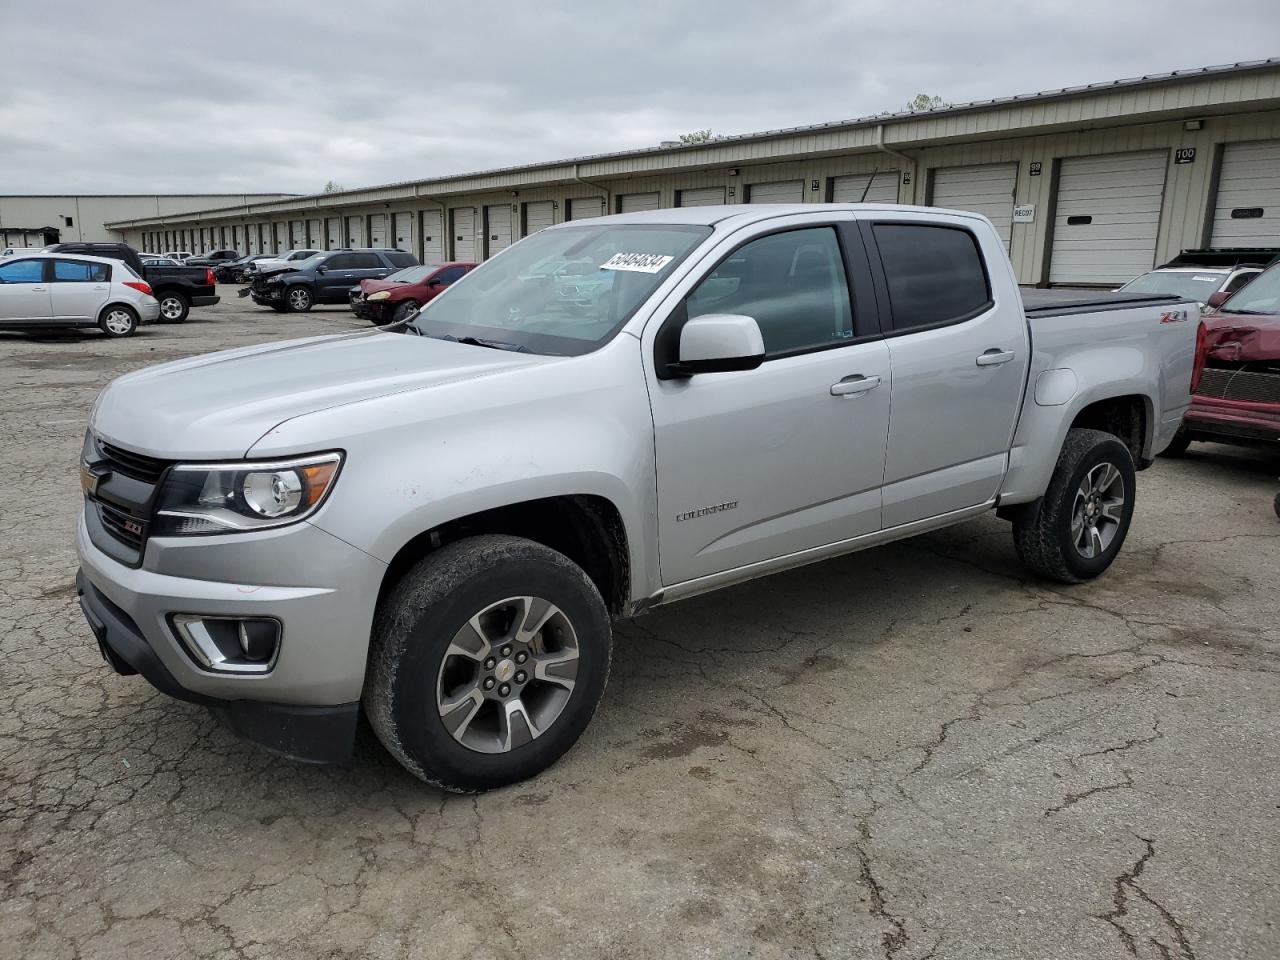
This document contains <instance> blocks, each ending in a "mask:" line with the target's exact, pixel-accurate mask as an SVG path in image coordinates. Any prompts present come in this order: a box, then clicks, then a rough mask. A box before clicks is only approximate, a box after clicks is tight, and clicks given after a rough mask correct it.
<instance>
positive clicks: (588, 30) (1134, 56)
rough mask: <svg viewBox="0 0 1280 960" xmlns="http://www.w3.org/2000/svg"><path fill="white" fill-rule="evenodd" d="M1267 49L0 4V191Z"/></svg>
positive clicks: (955, 87)
mask: <svg viewBox="0 0 1280 960" xmlns="http://www.w3.org/2000/svg"><path fill="white" fill-rule="evenodd" d="M1157 10H1158V13H1157V12H1156V11H1157ZM1268 56H1280V6H1278V5H1277V2H1276V0H1237V2H1234V3H1232V4H1230V6H1229V7H1223V6H1221V5H1215V4H1213V3H1211V2H1208V0H1193V2H1184V0H1161V2H1160V3H1159V4H1155V3H1153V2H1134V0H1108V2H1095V0H1071V2H1049V3H1025V2H992V0H986V2H984V0H969V2H966V3H957V2H954V0H952V2H946V3H933V2H930V0H916V2H912V3H908V2H904V0H894V2H878V0H877V2H847V3H843V4H841V3H838V2H831V0H816V2H810V0H773V2H761V0H734V2H719V0H703V2H701V3H693V2H685V3H679V2H674V0H671V2H667V0H645V2H633V3H617V4H614V3H608V2H605V3H600V2H597V3H588V2H578V3H570V2H560V0H541V2H534V3H528V2H522V3H514V2H513V3H484V2H471V3H467V2H462V3H456V4H434V3H433V4H427V3H424V2H409V0H363V2H360V3H353V2H350V0H345V2H336V0H307V2H295V0H270V2H261V0H215V2H210V3H201V4H194V3H186V2H178V0H163V2H160V0H148V2H144V0H130V2H128V3H108V2H103V0H92V2H80V0H58V2H56V3H55V2H52V0H0V70H2V71H3V75H4V78H5V83H4V86H3V90H4V92H3V94H0V193H8V194H19V193H62V192H66V193H72V192H81V193H110V192H142V193H149V192H162V193H186V192H224V191H247V192H269V191H277V190H278V191H285V192H293V193H312V192H316V191H318V190H319V189H320V188H321V187H322V186H323V185H324V183H325V182H326V181H328V180H335V181H337V182H338V183H340V184H342V185H344V186H346V187H358V186H365V185H369V184H375V183H386V182H391V181H397V180H410V179H415V178H418V177H427V176H432V175H439V174H448V173H462V172H467V171H473V170H483V169H489V168H493V167H502V166H508V165H511V164H518V163H529V162H535V161H539V160H554V159H560V158H565V157H572V156H580V155H583V154H591V153H600V152H605V151H610V150H620V149H627V148H634V147H643V146H650V145H655V144H657V143H658V141H660V140H664V139H673V138H675V137H676V136H677V135H678V134H680V133H683V132H687V131H690V130H696V129H701V128H706V127H709V128H711V129H712V130H713V131H714V132H715V133H717V134H728V133H745V132H750V131H755V130H767V129H773V128H777V127H783V126H795V125H797V124H805V123H818V122H823V121H829V120H839V119H848V118H852V117H859V116H865V115H868V114H872V113H876V112H879V111H882V110H892V109H901V108H902V106H903V105H904V104H905V102H906V101H907V100H908V99H909V98H911V97H912V96H914V95H915V94H916V93H920V92H926V93H930V94H940V95H941V96H943V97H944V98H946V99H947V100H950V101H953V102H957V103H959V102H963V101H968V100H976V99H984V98H988V97H998V96H1007V95H1010V94H1014V93H1030V92H1035V91H1039V90H1046V89H1050V88H1054V87H1062V86H1068V85H1075V84H1082V83H1091V82H1098V81H1107V80H1113V79H1117V78H1120V77H1132V76H1138V75H1142V74H1147V73H1162V72H1166V71H1169V70H1172V69H1179V68H1190V67H1198V66H1206V65H1210V64H1223V63H1232V62H1236V61H1240V60H1253V59H1262V58H1266V57H1268Z"/></svg>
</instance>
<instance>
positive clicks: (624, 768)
mask: <svg viewBox="0 0 1280 960" xmlns="http://www.w3.org/2000/svg"><path fill="white" fill-rule="evenodd" d="M222 293H223V294H224V300H223V303H222V304H220V305H219V306H218V307H215V308H212V309H208V310H198V311H195V312H193V315H192V319H191V320H190V321H189V322H188V323H187V324H185V325H182V326H159V327H150V328H145V329H144V330H143V331H142V332H141V333H140V334H139V335H138V336H137V337H135V338H133V339H130V340H124V341H107V340H106V339H104V338H103V337H101V336H100V335H98V334H97V333H83V334H78V333H73V334H60V335H52V334H50V335H48V336H44V337H40V338H32V337H28V336H24V335H18V334H12V333H0V358H3V359H2V361H0V385H2V387H3V396H4V398H5V402H4V405H3V409H2V410H0V437H2V438H3V441H4V452H5V461H6V462H5V466H4V468H3V469H2V470H0V502H3V503H4V508H3V517H4V523H3V527H4V537H3V539H2V540H0V643H3V656H4V668H3V671H0V825H2V826H3V832H2V834H0V884H2V885H3V893H2V894H0V957H4V958H10V957H12V958H23V960H36V958H45V957H57V958H63V957H66V958H136V957H146V958H148V960H163V958H169V957H175V958H177V957H181V958H317V957H324V958H348V957H351V958H354V957H373V958H436V957H450V958H457V960H461V958H531V957H539V958H540V957H563V958H597V957H607V958H648V957H715V958H719V957H726V958H745V957H758V958H793V957H794V958H804V957H813V958H827V960H834V958H843V957H851V958H853V957H856V958H864V957H871V958H885V960H924V958H926V957H935V958H942V957H948V958H951V957H957V958H984V960H987V958H1012V957H1017V958H1022V957H1027V958H1057V957H1061V958H1072V960H1079V958H1086V957H1087V958H1111V957H1115V958H1120V960H1125V958H1134V957H1136V958H1144V960H1146V958H1150V960H1209V958H1243V957H1257V958H1275V957H1277V956H1280V889H1278V885H1280V829H1278V825H1280V740H1278V738H1277V736H1276V731H1277V721H1278V720H1280V616H1277V612H1278V608H1280V595H1278V593H1277V583H1280V550H1277V547H1278V546H1280V521H1278V520H1277V519H1276V517H1275V516H1274V514H1273V513H1272V506H1271V501H1272V498H1273V496H1274V495H1275V493H1276V490H1277V479H1276V474H1277V473H1280V462H1278V461H1277V459H1276V458H1274V457H1273V456H1269V455H1267V454H1264V453H1261V452H1251V451H1242V450H1236V449H1231V448H1227V447H1217V446H1209V445H1196V446H1194V447H1193V449H1192V452H1191V454H1190V455H1189V456H1188V457H1187V458H1186V459H1183V460H1176V461H1172V460H1162V461H1161V462H1159V463H1157V465H1156V466H1155V467H1154V468H1153V469H1151V470H1149V471H1147V472H1145V473H1143V474H1141V475H1140V478H1139V489H1138V506H1137V516H1136V519H1135V520H1134V523H1133V528H1132V530H1131V532H1130V534H1129V540H1128V543H1127V544H1126V546H1125V549H1124V551H1123V552H1122V553H1121V555H1120V558H1119V560H1118V562H1117V563H1116V565H1115V566H1114V567H1113V568H1112V569H1111V570H1110V571H1109V572H1108V573H1107V574H1106V575H1105V576H1103V577H1102V578H1101V579H1100V580H1098V581H1096V582H1094V583H1092V584H1087V585H1084V586H1079V587H1063V586H1059V585H1048V584H1044V583H1039V582H1036V581H1034V580H1032V579H1030V578H1029V577H1028V576H1027V575H1025V574H1024V573H1023V571H1022V570H1021V569H1020V568H1019V566H1018V564H1017V561H1016V558H1015V556H1014V552H1013V546H1012V542H1011V538H1010V536H1009V530H1008V527H1007V526H1006V524H1004V523H1003V522H1002V521H999V520H997V519H995V518H993V517H992V518H984V519H980V520H977V521H973V522H970V523H966V524H964V525H961V526H958V527H954V528H952V529H950V530H947V531H943V532H941V533H935V534H932V535H929V536H925V537H922V538H919V539H916V540H912V541H907V542H903V543H899V544H895V545H892V546H888V547H884V548H881V549H876V550H872V551H868V552H865V553H861V554H857V555H854V556H851V557H846V558H842V559H838V560H834V561H831V562H827V563H823V564H821V565H817V566H813V567H809V568H806V569H802V570H799V571H795V572H792V573H787V574H782V575H779V576H775V577H773V578H770V579H766V580H761V581H756V582H754V583H750V584H747V585H744V586H741V587H737V588H734V589H730V590H727V591H724V592H721V593H718V594H714V595H711V596H707V597H703V598H700V599H695V600H690V601H687V602H684V603H680V604H676V605H674V606H672V607H670V608H667V609H663V610H660V611H657V612H655V613H653V614H651V615H649V616H646V617H643V618H640V619H637V620H635V621H630V622H625V623H622V624H619V625H618V627H617V646H616V658H615V665H614V669H613V674H612V678H611V683H610V685H609V688H608V691H607V692H606V695H605V699H604V703H603V705H602V706H601V709H600V712H599V713H598V714H597V716H596V719H595V721H594V723H593V724H592V725H591V727H590V728H589V729H588V731H587V733H586V735H585V736H584V738H583V739H582V741H581V742H580V743H579V744H578V746H577V747H576V748H575V749H574V750H573V751H572V752H571V753H570V754H569V755H568V756H567V757H566V758H565V759H564V760H563V761H562V762H561V763H559V764H558V765H557V766H556V767H554V768H553V769H552V770H551V771H549V772H548V773H547V774H545V775H543V776H541V777H539V778H538V779H536V780H533V781H530V782H527V783H524V784H522V785H520V786H516V787H512V788H508V789H505V790H500V791H497V792H494V793H490V794H486V795H483V796H478V797H462V796H450V795H443V794H441V793H439V792H436V791H434V790H432V789H430V788H428V787H426V786H424V785H423V784H421V783H420V782H418V781H417V780H415V779H413V778H412V777H410V776H409V775H408V774H406V773H403V772H402V771H401V770H400V769H399V768H398V767H397V766H396V765H395V764H394V763H393V762H392V761H391V760H390V759H389V758H388V757H387V756H386V755H385V754H384V753H383V751H382V750H381V748H380V747H379V746H378V744H377V743H376V741H375V740H374V739H373V737H372V736H371V735H370V734H369V733H368V732H367V731H363V732H362V733H361V736H360V740H359V744H358V748H357V757H356V759H355V760H354V761H353V762H352V763H350V764H349V765H346V766H342V767H331V768H320V767H307V766H301V765H297V764H293V763H289V762H287V761H283V760H280V759H278V758H276V757H274V756H272V755H270V754H268V753H265V752H263V751H261V750H259V749H257V748H254V747H252V746H248V745H245V744H243V743H240V742H239V741H237V740H236V739H234V738H233V737H232V736H230V735H229V734H228V733H226V732H224V731H223V730H222V729H221V728H220V727H219V726H218V724H217V723H216V722H215V721H214V720H213V719H212V718H211V717H209V716H208V715H207V714H206V713H205V712H204V711H203V710H202V709H200V708H198V707H194V706H191V705H187V704H183V703H177V702H174V701H171V700H168V699H166V698H164V697H162V696H160V695H159V694H156V693H154V692H153V691H152V690H151V689H150V688H149V687H148V686H147V685H146V684H145V683H144V682H143V681H142V680H141V679H139V678H137V677H130V678H124V677H117V676H115V675H114V674H112V673H111V672H110V670H109V669H108V668H107V667H106V666H105V664H104V663H103V662H102V660H101V659H100V658H99V655H98V652H97V650H96V648H95V646H94V643H93V640H92V638H91V636H90V634H89V631H88V629H87V627H86V626H85V624H84V622H83V620H82V618H81V614H80V611H79V609H78V606H77V602H76V593H75V588H74V585H73V576H74V574H75V557H74V551H73V545H72V524H73V520H74V517H75V514H76V511H77V509H78V507H79V501H80V494H79V487H78V480H77V474H76V458H77V455H78V452H79V449H80V443H81V438H82V436H83V433H84V428H85V420H86V416H87V414H88V410H89V405H90V403H91V402H92V400H93V397H94V395H95V393H96V392H97V390H98V389H99V388H101V387H102V386H103V385H104V384H106V383H107V382H108V381H109V380H110V379H111V378H113V377H115V376H118V375H119V374H121V373H124V372H126V371H128V370H132V369H136V368H137V367H139V366H142V365H144V364H148V363H152V362H157V361H162V360H169V359H175V358H179V357H184V356H188V355H190V354H195V353H201V352H205V351H209V350H213V349H217V348H221V347H229V346H238V345H242V344H249V343H255V342H259V341H264V340H272V339H281V338H284V337H287V336H292V335H303V334H311V333H320V332H331V331H339V330H345V329H349V328H350V327H351V326H352V325H353V323H354V321H353V319H352V318H351V317H350V315H349V314H347V313H346V311H345V310H343V309H341V308H330V309H320V310H317V311H315V312H313V313H311V314H307V315H302V316H277V315H276V314H273V313H270V312H269V311H265V310H258V309H256V308H253V307H252V306H250V307H248V308H247V309H246V308H245V307H244V306H243V304H241V303H239V302H237V301H236V298H235V296H234V292H233V291H230V290H227V289H224V290H223V291H222Z"/></svg>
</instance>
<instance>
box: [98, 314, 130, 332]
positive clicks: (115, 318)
mask: <svg viewBox="0 0 1280 960" xmlns="http://www.w3.org/2000/svg"><path fill="white" fill-rule="evenodd" d="M103 323H104V325H105V326H106V328H107V329H108V330H109V331H111V332H112V333H114V334H116V335H117V336H123V335H124V334H126V333H128V332H129V331H130V330H132V329H133V317H132V316H130V315H129V314H128V313H126V312H125V311H123V310H112V311H111V312H110V313H108V314H107V315H106V317H105V318H104V319H103Z"/></svg>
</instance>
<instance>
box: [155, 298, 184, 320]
mask: <svg viewBox="0 0 1280 960" xmlns="http://www.w3.org/2000/svg"><path fill="white" fill-rule="evenodd" d="M160 316H162V317H164V318H165V319H166V320H177V319H178V318H179V317H180V316H182V301H181V300H179V299H178V298H177V297H165V298H164V299H163V300H161V301H160Z"/></svg>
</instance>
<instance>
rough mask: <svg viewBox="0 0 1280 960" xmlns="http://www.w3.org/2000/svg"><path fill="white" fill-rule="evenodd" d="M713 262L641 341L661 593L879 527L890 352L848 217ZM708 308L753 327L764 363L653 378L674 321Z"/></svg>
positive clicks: (748, 245) (752, 234)
mask: <svg viewBox="0 0 1280 960" xmlns="http://www.w3.org/2000/svg"><path fill="white" fill-rule="evenodd" d="M708 259H709V260H710V261H711V263H712V264H714V265H712V266H709V267H708V268H707V270H706V272H704V273H702V274H701V275H700V276H697V277H694V278H690V279H689V280H687V281H685V283H684V284H683V285H682V287H681V288H679V289H681V290H686V291H687V293H685V294H684V295H683V297H682V298H681V299H680V300H679V301H678V303H677V304H676V305H675V306H674V309H672V310H671V312H670V313H669V315H668V316H667V317H666V318H665V320H664V321H663V322H662V323H661V326H660V327H659V329H658V330H656V331H654V332H653V333H652V334H651V332H650V330H651V329H652V328H653V327H655V325H656V323H650V324H649V325H648V326H647V327H646V330H645V337H644V342H645V344H646V354H647V355H648V356H649V357H651V358H653V362H652V363H651V364H646V368H647V372H648V376H649V378H650V384H649V393H650V401H651V404H652V411H653V420H654V436H655V450H656V453H657V461H658V512H659V517H658V541H659V556H660V560H661V571H662V582H663V583H664V584H667V585H671V584H675V583H681V582H684V581H688V580H696V579H698V578H701V577H705V576H711V575H714V574H717V573H721V572H724V571H727V570H732V569H735V568H739V567H744V566H750V565H751V564H755V563H761V562H764V561H768V560H772V559H775V558H778V557H783V556H787V555H789V554H793V553H797V552H801V551H804V550H809V549H813V548H817V547H821V546H823V545H825V544H829V543H833V542H838V541H842V540H848V539H850V538H853V537H857V536H860V535H863V534H869V533H874V532H876V531H877V530H879V529H880V484H881V481H882V479H883V474H884V449H885V438H886V435H887V431H888V426H889V381H890V377H889V373H890V371H889V349H888V347H887V346H886V345H885V343H884V341H883V339H881V337H880V333H879V329H878V326H877V321H876V316H875V314H876V302H875V298H874V295H873V292H872V284H871V280H870V274H869V270H868V268H867V262H866V259H865V256H864V254H863V250H862V241H861V239H860V237H859V235H858V233H857V231H856V229H855V228H854V224H853V218H852V216H850V215H847V214H841V213H832V214H826V215H822V216H815V215H805V216H803V217H792V218H786V219H785V221H784V222H783V223H780V222H779V221H775V220H771V221H769V222H768V224H754V225H752V226H751V227H749V228H747V229H745V230H743V231H741V232H739V233H737V234H735V235H734V236H732V237H730V238H727V239H726V240H725V241H724V242H723V243H722V244H721V246H720V248H718V249H717V250H715V251H712V253H711V255H710V257H709V258H708ZM850 277H852V278H853V283H852V290H853V296H852V297H851V296H850V286H851V285H850V283H849V278H850ZM677 293H679V290H678V291H677ZM706 313H736V314H745V315H747V316H751V317H753V318H754V319H755V320H756V322H757V323H758V324H759V326H760V329H761V332H762V333H763V335H764V342H765V350H766V359H765V362H764V363H763V364H762V365H761V366H760V367H758V368H757V369H755V370H746V371H736V372H726V373H707V374H699V375H697V376H694V377H690V378H687V379H672V380H662V379H659V378H658V375H657V369H658V365H659V364H660V363H662V362H663V361H664V359H670V358H673V357H674V351H675V350H676V349H677V348H678V346H677V345H678V342H679V332H680V329H681V328H682V326H683V324H684V323H685V322H686V321H687V319H689V318H692V317H695V316H699V315H701V314H706ZM855 381H857V382H858V383H860V384H865V389H856V390H855V389H846V388H848V387H849V384H851V383H854V382H855Z"/></svg>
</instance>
